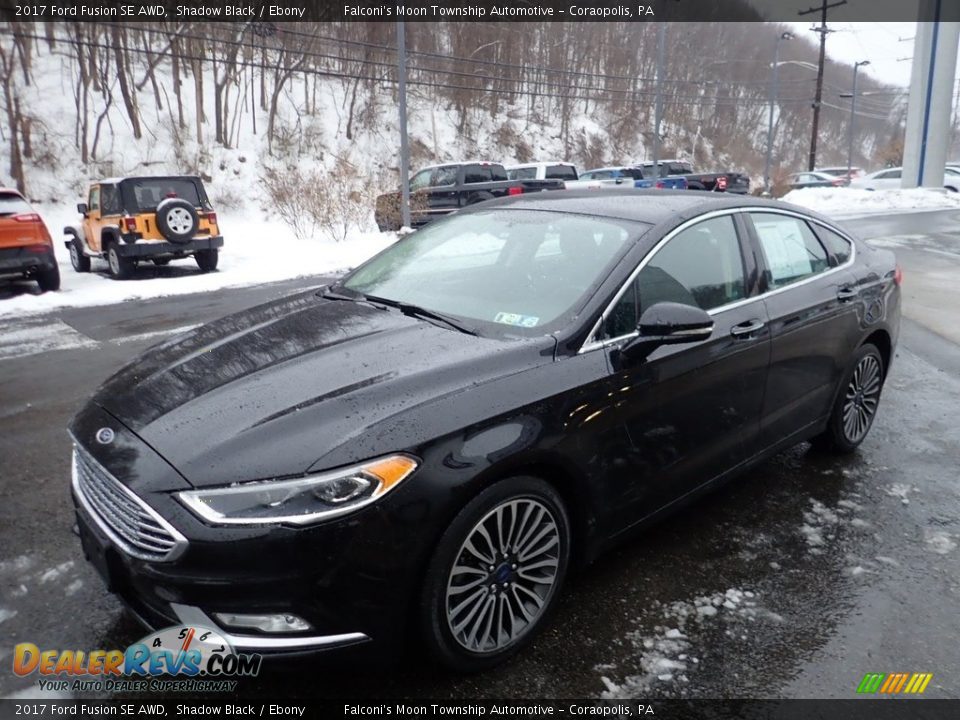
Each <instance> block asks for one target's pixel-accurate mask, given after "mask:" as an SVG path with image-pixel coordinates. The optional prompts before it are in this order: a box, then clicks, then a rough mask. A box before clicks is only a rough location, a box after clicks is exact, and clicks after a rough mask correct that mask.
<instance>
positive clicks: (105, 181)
mask: <svg viewBox="0 0 960 720" xmlns="http://www.w3.org/2000/svg"><path fill="white" fill-rule="evenodd" d="M199 179H200V176H199V175H125V176H123V177H109V178H103V179H102V180H96V181H94V182H92V183H91V185H116V184H117V183H121V182H124V181H126V180H199Z"/></svg>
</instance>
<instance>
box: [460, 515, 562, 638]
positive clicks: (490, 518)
mask: <svg viewBox="0 0 960 720" xmlns="http://www.w3.org/2000/svg"><path fill="white" fill-rule="evenodd" d="M561 542H562V537H561V534H560V528H559V526H558V523H557V519H556V518H555V517H554V515H553V513H552V512H551V510H550V509H549V508H548V507H547V506H546V505H544V504H543V503H541V502H539V501H538V500H535V499H533V498H513V499H510V500H507V501H505V502H503V503H501V504H500V505H498V506H496V507H495V508H493V509H492V510H491V511H490V512H488V513H487V514H486V515H485V516H484V517H483V518H482V519H481V520H480V521H479V522H478V523H477V524H476V525H474V527H473V528H472V529H471V530H470V532H469V533H468V534H467V537H466V539H465V540H464V541H463V544H462V545H461V546H460V550H459V552H458V553H457V555H456V557H455V558H454V564H453V567H452V568H451V570H450V574H449V576H448V580H447V588H446V619H447V626H448V628H449V629H450V633H451V634H452V635H453V637H454V639H455V640H456V641H457V643H458V644H459V645H460V646H461V647H463V648H465V649H466V650H468V651H470V652H474V653H491V652H496V651H499V650H503V649H504V648H506V647H507V646H509V645H511V644H513V643H514V642H516V641H517V640H518V639H519V638H520V637H521V636H523V635H524V634H525V633H526V632H527V631H528V630H530V629H531V628H532V627H533V626H534V625H535V624H536V622H537V620H538V619H539V618H540V616H541V615H542V613H543V611H544V609H545V608H546V607H547V606H548V604H549V602H548V601H549V600H550V597H551V595H552V594H553V592H554V590H555V589H556V585H557V575H558V572H559V569H560V558H561V556H562V552H563V548H562V547H561Z"/></svg>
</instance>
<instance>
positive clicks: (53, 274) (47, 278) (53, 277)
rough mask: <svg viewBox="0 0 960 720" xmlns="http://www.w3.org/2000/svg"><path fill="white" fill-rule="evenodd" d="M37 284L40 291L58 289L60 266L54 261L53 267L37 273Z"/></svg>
mask: <svg viewBox="0 0 960 720" xmlns="http://www.w3.org/2000/svg"><path fill="white" fill-rule="evenodd" d="M37 285H39V286H40V290H41V291H42V292H49V291H51V290H59V289H60V268H59V266H57V264H56V263H54V265H53V267H51V268H48V269H46V270H41V271H40V272H38V273H37Z"/></svg>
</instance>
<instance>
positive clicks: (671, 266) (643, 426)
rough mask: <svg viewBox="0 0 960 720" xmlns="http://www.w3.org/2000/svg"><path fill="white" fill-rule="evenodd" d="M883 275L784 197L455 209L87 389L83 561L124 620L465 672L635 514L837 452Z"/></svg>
mask: <svg viewBox="0 0 960 720" xmlns="http://www.w3.org/2000/svg"><path fill="white" fill-rule="evenodd" d="M899 286H900V272H899V269H898V267H897V266H896V264H895V261H894V257H893V255H892V254H891V253H890V252H887V251H883V250H876V249H872V248H870V247H867V246H866V245H864V244H863V243H862V242H860V241H858V240H856V239H855V238H853V237H851V236H850V235H849V234H848V233H847V232H845V231H843V230H842V229H840V228H838V227H836V226H835V225H833V224H832V223H830V222H829V221H828V220H826V219H824V218H822V217H819V216H817V215H814V214H811V213H809V212H806V211H803V210H801V209H799V208H795V207H792V206H789V205H786V204H783V203H777V202H771V201H763V200H758V199H750V198H746V197H741V196H737V197H733V196H730V195H720V196H715V195H711V194H702V193H685V192H663V191H651V192H646V191H643V192H636V191H632V192H629V193H625V192H623V191H617V190H604V191H583V192H573V191H571V192H569V193H543V194H538V195H535V196H530V195H523V196H519V197H515V198H510V199H505V200H499V201H494V202H491V203H483V204H481V205H478V206H476V207H475V208H471V209H469V210H466V211H462V212H459V213H457V214H455V215H452V216H450V217H449V218H447V219H444V220H442V221H438V222H436V223H433V224H431V225H430V226H428V227H427V228H426V229H424V230H421V231H419V232H417V233H414V234H412V235H409V236H407V237H405V238H403V239H401V240H399V241H398V242H397V243H396V244H394V245H392V246H391V247H389V248H388V249H386V250H385V251H383V252H382V253H380V254H379V255H377V256H375V257H374V258H372V259H371V260H369V261H368V262H366V263H365V264H364V265H362V266H360V267H358V268H357V269H356V270H354V271H353V272H351V273H349V274H348V275H346V276H345V277H344V278H343V279H341V280H340V281H339V282H337V283H335V284H333V285H331V286H329V287H325V288H321V289H320V290H319V291H310V292H304V293H302V294H299V295H296V296H293V297H289V298H286V299H283V300H280V301H277V302H274V303H271V304H268V305H263V306H260V307H257V308H253V309H251V310H248V311H246V312H242V313H239V314H236V315H232V316H229V317H226V318H224V319H222V320H220V321H218V322H215V323H212V324H210V325H206V326H204V327H201V328H198V329H196V330H193V331H192V332H190V333H188V334H186V335H183V336H181V337H179V338H175V339H173V340H171V341H169V342H166V343H164V344H161V345H158V346H156V347H154V348H152V349H151V350H150V351H148V352H147V353H146V354H145V355H144V356H143V357H142V358H140V359H139V360H138V361H136V362H134V363H133V364H131V365H130V366H128V367H127V368H125V369H123V370H122V371H120V372H119V373H118V374H117V375H116V376H114V377H113V378H112V379H110V380H109V381H107V383H106V384H105V385H104V386H103V387H102V388H101V389H100V390H99V391H98V392H97V394H96V395H95V397H94V398H93V399H92V400H91V402H90V403H89V404H88V405H87V406H86V407H85V408H84V409H83V410H82V411H81V413H80V414H79V415H78V416H77V418H76V419H75V420H74V422H73V424H72V426H71V432H72V434H73V437H74V440H75V451H74V463H73V497H74V501H75V504H76V509H77V517H78V520H79V523H78V524H79V528H80V536H81V540H82V543H83V548H84V552H85V554H86V556H87V557H88V558H89V560H90V561H91V562H92V563H94V564H95V565H96V567H97V568H98V569H99V570H100V572H101V574H102V575H103V577H104V579H105V580H106V582H107V583H108V585H109V587H110V588H111V589H112V590H113V591H114V592H116V593H117V594H118V595H119V596H120V597H121V598H122V599H123V600H124V601H125V603H126V604H127V605H128V606H129V607H130V608H131V609H132V610H133V611H134V612H135V613H136V614H137V615H138V616H139V617H140V618H141V619H142V620H143V621H144V622H145V623H146V624H148V625H149V626H151V627H162V626H166V625H177V624H184V625H186V624H190V625H192V626H194V627H198V626H200V627H206V628H209V629H212V630H214V631H216V632H217V633H218V634H219V635H220V636H221V637H223V638H225V639H226V640H227V641H228V642H229V643H231V644H232V645H233V646H234V647H235V648H236V649H238V650H248V651H250V650H252V651H257V652H314V651H319V650H329V649H333V648H341V647H344V646H349V645H360V644H365V643H371V642H372V645H371V647H378V648H381V649H384V650H387V651H388V652H390V653H394V652H396V651H398V650H399V649H401V648H402V647H404V645H405V644H406V643H407V642H409V641H411V640H416V641H418V642H419V643H422V644H423V645H424V646H425V647H426V648H427V649H428V650H429V652H430V653H431V654H432V656H433V657H435V658H436V659H438V660H439V661H441V662H442V663H444V664H446V665H448V666H451V667H454V668H458V669H463V670H474V669H482V668H485V667H489V666H492V665H494V664H496V663H499V662H501V661H503V660H504V659H505V658H506V657H508V656H510V655H511V654H512V653H514V652H516V651H517V650H518V649H519V648H520V647H521V646H523V645H524V644H525V643H526V642H527V641H529V640H530V638H531V637H532V636H533V634H534V632H535V631H536V630H538V629H539V628H540V627H542V626H543V625H544V622H545V620H546V618H547V616H548V614H549V612H550V610H551V608H552V607H553V606H554V605H555V603H556V600H557V596H558V593H559V591H560V588H561V586H562V584H563V581H564V578H565V576H566V575H567V574H568V572H569V571H570V570H571V569H572V568H574V567H576V566H579V565H582V564H583V563H586V562H589V561H590V560H592V559H593V558H594V557H596V556H597V554H598V553H599V552H601V551H602V550H604V549H605V548H607V547H609V546H610V545H612V544H614V543H616V542H618V541H620V540H621V539H623V538H625V537H627V536H628V535H629V534H630V533H631V532H632V531H633V530H635V529H637V528H639V527H641V526H642V525H644V524H645V523H647V521H650V520H652V519H653V518H655V517H657V516H658V515H662V514H663V512H664V511H666V510H669V509H672V508H675V507H677V506H678V505H680V504H682V502H681V501H687V500H690V499H692V498H694V497H695V496H697V495H698V494H700V493H702V492H703V491H705V490H707V489H709V488H711V487H713V486H716V485H717V484H719V483H720V482H722V481H724V480H726V479H728V478H730V477H732V476H733V475H736V474H738V473H740V472H741V471H743V470H744V469H745V468H746V467H748V466H750V465H752V464H755V463H757V462H760V461H762V460H764V459H765V458H767V457H769V456H770V455H771V454H773V453H776V452H778V451H780V450H783V449H784V448H787V447H790V446H792V445H794V444H796V443H799V442H801V441H804V440H812V441H814V442H816V443H819V444H822V445H824V446H826V447H828V448H832V449H834V450H837V451H841V452H850V451H852V450H854V449H855V448H856V447H857V446H858V445H859V444H860V443H861V441H862V440H863V439H864V437H865V436H866V434H867V432H868V431H869V429H870V426H871V423H872V422H873V420H874V417H875V415H876V412H877V407H878V402H879V399H880V392H881V389H882V387H883V382H884V379H885V378H886V375H887V371H888V369H889V367H890V362H891V359H892V358H893V354H894V348H895V345H896V342H897V333H898V327H899V319H900V287H899Z"/></svg>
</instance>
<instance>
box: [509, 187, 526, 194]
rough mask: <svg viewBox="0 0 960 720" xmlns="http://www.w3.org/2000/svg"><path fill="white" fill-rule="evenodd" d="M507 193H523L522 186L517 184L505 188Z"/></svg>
mask: <svg viewBox="0 0 960 720" xmlns="http://www.w3.org/2000/svg"><path fill="white" fill-rule="evenodd" d="M507 195H523V188H522V187H518V186H514V187H512V188H507Z"/></svg>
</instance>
